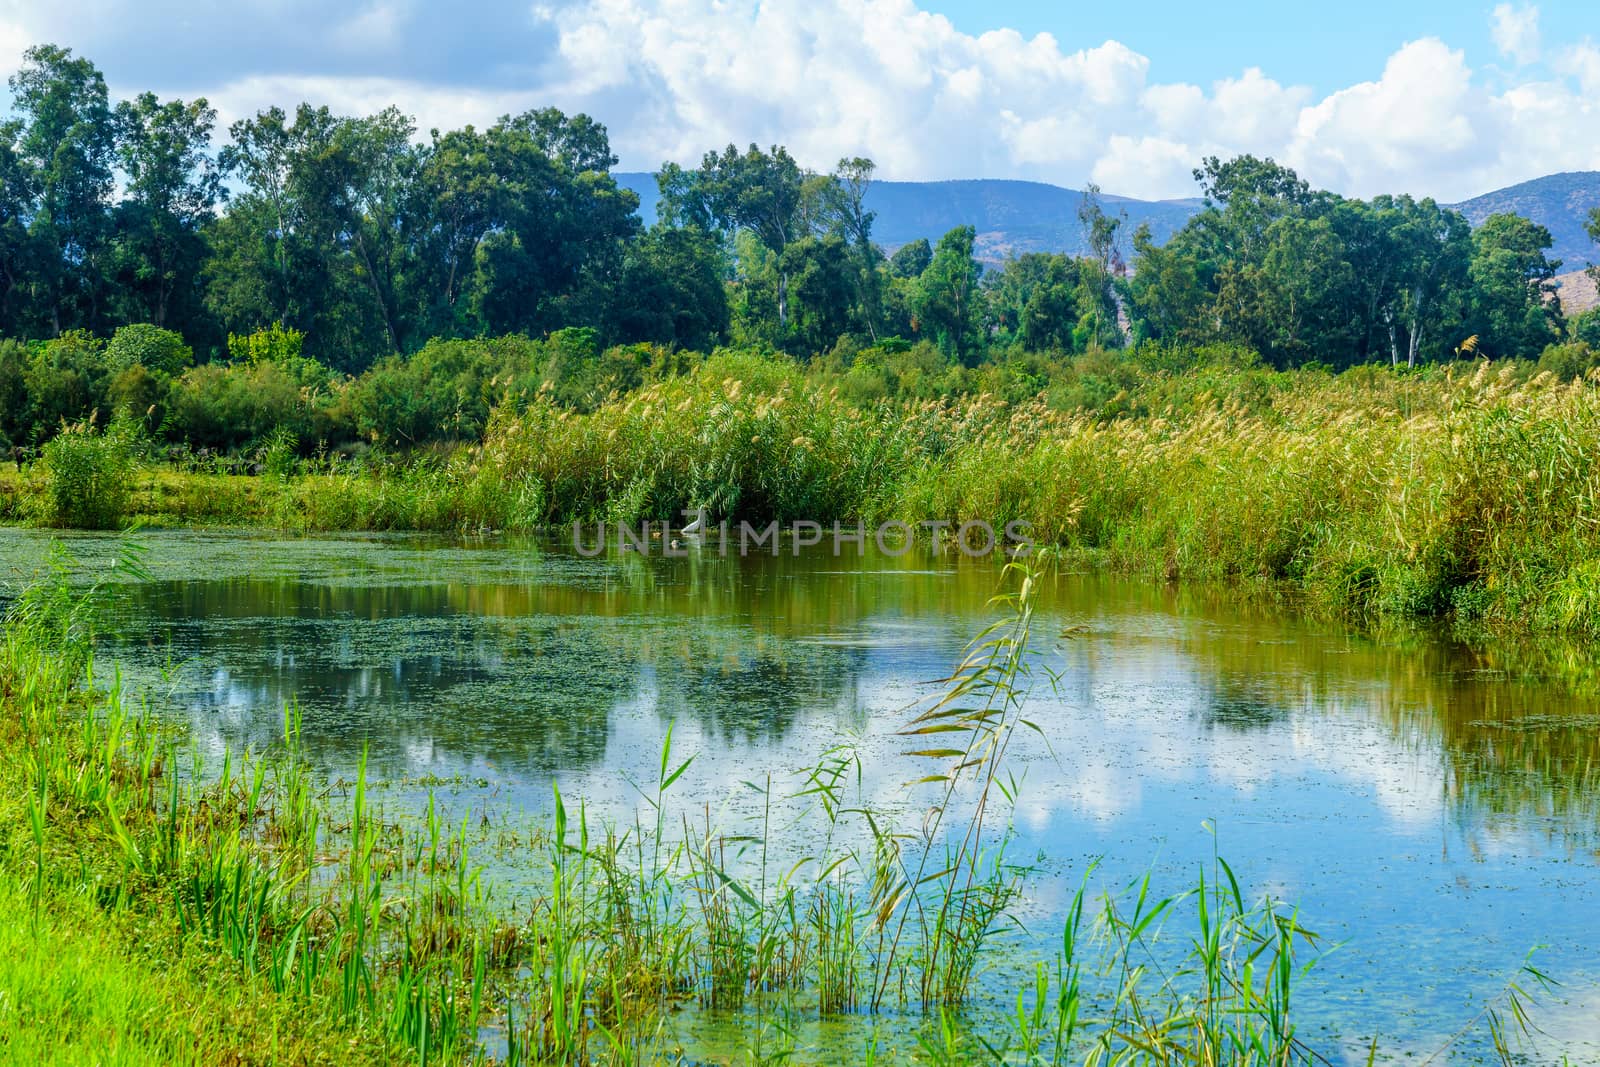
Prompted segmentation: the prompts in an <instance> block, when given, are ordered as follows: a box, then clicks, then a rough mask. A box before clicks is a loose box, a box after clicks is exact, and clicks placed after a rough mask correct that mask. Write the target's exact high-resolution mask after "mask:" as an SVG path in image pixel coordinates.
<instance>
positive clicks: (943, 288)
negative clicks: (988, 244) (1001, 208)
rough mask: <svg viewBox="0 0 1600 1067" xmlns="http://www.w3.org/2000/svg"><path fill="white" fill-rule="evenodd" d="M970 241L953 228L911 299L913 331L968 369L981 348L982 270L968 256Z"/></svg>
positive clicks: (967, 231) (970, 232)
mask: <svg viewBox="0 0 1600 1067" xmlns="http://www.w3.org/2000/svg"><path fill="white" fill-rule="evenodd" d="M976 240H977V231H976V230H974V229H973V228H972V227H971V226H957V227H956V228H955V229H953V230H951V231H950V232H949V233H947V234H945V235H944V236H943V237H941V238H939V245H938V247H937V248H935V249H934V251H933V260H932V261H931V262H930V263H929V264H928V268H927V269H926V270H924V271H923V272H922V276H921V277H920V278H918V279H917V284H916V287H915V288H914V289H913V291H912V298H911V309H912V313H913V314H914V315H915V317H916V319H915V325H916V327H917V329H918V331H919V332H920V333H922V334H923V335H925V336H927V337H931V338H932V339H933V340H934V341H935V342H936V343H937V344H938V345H939V347H940V348H941V349H943V350H944V352H945V353H946V354H947V355H949V356H951V357H953V358H954V359H957V360H959V361H960V362H962V363H964V364H966V365H968V366H971V365H973V364H975V363H976V362H977V359H978V356H979V354H980V345H981V342H982V329H981V326H982V314H983V301H982V297H981V293H980V292H979V289H978V279H979V276H980V275H981V274H982V272H983V268H982V267H981V266H979V264H978V261H977V259H976V258H975V257H974V256H973V254H972V251H973V245H974V243H975V242H976Z"/></svg>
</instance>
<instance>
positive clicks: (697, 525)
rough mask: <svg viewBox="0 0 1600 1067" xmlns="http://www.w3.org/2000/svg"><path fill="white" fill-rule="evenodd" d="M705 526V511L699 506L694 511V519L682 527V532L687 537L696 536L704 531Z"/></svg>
mask: <svg viewBox="0 0 1600 1067" xmlns="http://www.w3.org/2000/svg"><path fill="white" fill-rule="evenodd" d="M685 514H687V512H685ZM705 528H706V511H705V508H699V509H697V510H696V511H695V516H694V521H693V522H691V523H690V524H689V525H687V526H685V527H684V528H683V533H684V534H685V535H687V536H689V537H698V536H699V535H700V534H702V533H704V532H705Z"/></svg>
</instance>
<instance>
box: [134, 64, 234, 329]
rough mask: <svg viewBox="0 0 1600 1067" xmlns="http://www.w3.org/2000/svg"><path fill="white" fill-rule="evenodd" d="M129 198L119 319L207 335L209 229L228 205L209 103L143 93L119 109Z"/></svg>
mask: <svg viewBox="0 0 1600 1067" xmlns="http://www.w3.org/2000/svg"><path fill="white" fill-rule="evenodd" d="M116 119H117V165H118V167H119V169H120V170H121V172H122V174H123V176H124V178H123V197H122V200H121V202H120V203H118V204H117V206H116V209H115V212H114V214H113V220H112V230H113V234H114V237H113V243H114V253H113V256H112V261H113V264H114V270H115V277H116V281H117V301H118V318H119V319H120V320H121V321H124V322H149V323H153V324H155V325H156V326H160V327H169V326H170V327H174V328H177V329H180V330H182V331H184V332H186V333H189V334H191V335H196V334H200V333H203V332H204V325H203V323H202V321H201V316H202V308H201V295H202V293H201V274H202V271H203V269H204V266H205V259H206V255H207V252H208V249H207V246H206V242H205V238H204V236H203V233H202V231H203V228H204V227H205V225H206V224H207V223H208V222H210V221H211V219H212V218H213V216H214V214H215V210H216V207H217V205H218V204H219V203H221V202H222V200H223V198H224V189H223V186H222V175H221V172H220V170H219V169H218V167H217V166H216V165H215V163H214V162H213V161H212V159H211V156H210V155H209V149H210V145H211V133H212V130H213V128H214V127H215V125H216V120H217V113H216V111H215V110H214V109H212V108H211V106H210V105H209V104H207V102H206V101H205V100H204V99H203V98H202V99H198V100H194V101H190V102H187V103H186V102H184V101H182V100H168V101H161V100H158V99H157V98H156V95H155V94H154V93H141V94H140V95H138V96H137V97H135V98H134V99H132V100H127V101H123V102H122V103H120V104H118V105H117V108H116Z"/></svg>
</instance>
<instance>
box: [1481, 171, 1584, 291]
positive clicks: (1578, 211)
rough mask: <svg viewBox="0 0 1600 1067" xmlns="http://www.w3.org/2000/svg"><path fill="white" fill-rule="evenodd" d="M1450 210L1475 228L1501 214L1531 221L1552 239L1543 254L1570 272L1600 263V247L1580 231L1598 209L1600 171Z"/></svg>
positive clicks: (1527, 185)
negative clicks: (1549, 246)
mask: <svg viewBox="0 0 1600 1067" xmlns="http://www.w3.org/2000/svg"><path fill="white" fill-rule="evenodd" d="M1450 206H1451V207H1453V208H1455V209H1456V210H1457V211H1459V212H1461V213H1462V214H1463V215H1465V216H1466V217H1467V218H1468V219H1470V220H1471V221H1472V224H1473V225H1474V226H1476V225H1478V224H1479V223H1481V222H1482V221H1483V220H1484V219H1486V218H1488V217H1489V216H1490V215H1495V214H1500V213H1504V212H1509V213H1511V214H1513V215H1521V216H1522V217H1524V218H1528V219H1532V220H1533V221H1534V222H1537V223H1538V224H1539V225H1541V226H1543V227H1544V228H1545V229H1547V230H1549V231H1550V236H1551V237H1553V238H1555V247H1554V248H1552V249H1551V250H1550V251H1549V252H1548V253H1546V254H1547V255H1549V257H1550V258H1551V259H1559V260H1561V262H1562V264H1563V265H1564V266H1565V267H1566V269H1567V270H1569V271H1571V270H1582V269H1583V268H1584V267H1586V266H1588V265H1589V263H1590V262H1592V261H1600V247H1597V246H1596V245H1595V243H1594V242H1593V241H1592V240H1590V239H1589V235H1588V234H1587V233H1585V232H1584V228H1583V226H1584V222H1585V221H1587V219H1588V218H1589V212H1590V211H1593V210H1594V209H1595V208H1597V207H1600V171H1594V170H1586V171H1574V172H1570V173H1566V174H1551V175H1549V176H1548V177H1544V178H1535V179H1534V180H1533V181H1531V182H1523V183H1522V184H1521V185H1513V186H1511V187H1509V188H1507V189H1497V190H1496V191H1494V192H1492V193H1484V194H1483V195H1482V196H1477V197H1473V198H1472V199H1471V200H1465V201H1462V202H1461V203H1459V204H1451V205H1450Z"/></svg>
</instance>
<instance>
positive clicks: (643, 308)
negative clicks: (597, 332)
mask: <svg viewBox="0 0 1600 1067" xmlns="http://www.w3.org/2000/svg"><path fill="white" fill-rule="evenodd" d="M722 275H723V267H722V254H721V249H720V248H719V246H718V244H717V241H716V239H715V238H714V237H712V236H711V235H710V234H708V233H706V232H705V231H704V230H701V229H699V228H697V227H694V226H683V227H675V226H668V225H666V224H664V223H657V224H656V225H655V226H654V227H653V228H651V229H650V230H649V231H648V232H647V233H645V234H644V235H643V236H642V237H640V238H639V239H638V240H637V241H634V242H632V243H631V244H630V245H629V246H628V252H627V256H626V258H625V260H624V263H623V268H622V282H621V284H620V285H619V286H618V287H617V292H616V294H615V298H614V302H613V305H612V310H611V316H612V323H613V327H612V328H613V330H614V332H615V334H616V336H617V339H618V340H621V341H623V342H633V341H658V342H662V343H666V344H674V345H677V346H678V347H680V348H687V349H694V350H698V351H702V352H704V351H709V350H710V349H711V347H712V346H713V345H715V344H716V343H717V341H718V340H720V339H721V338H722V337H723V336H724V335H725V334H726V333H727V331H728V294H727V290H726V289H724V287H723V284H722Z"/></svg>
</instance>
